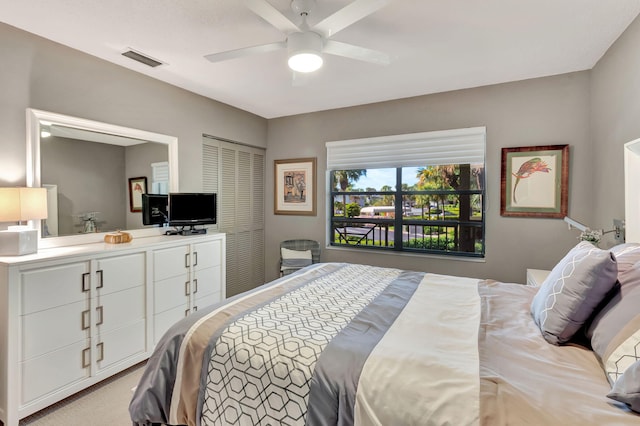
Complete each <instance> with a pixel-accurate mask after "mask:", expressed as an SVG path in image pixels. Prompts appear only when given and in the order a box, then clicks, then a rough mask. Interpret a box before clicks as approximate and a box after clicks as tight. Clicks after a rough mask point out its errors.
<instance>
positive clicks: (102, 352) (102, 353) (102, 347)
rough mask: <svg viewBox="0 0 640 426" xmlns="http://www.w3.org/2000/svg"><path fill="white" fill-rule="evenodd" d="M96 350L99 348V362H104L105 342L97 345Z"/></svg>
mask: <svg viewBox="0 0 640 426" xmlns="http://www.w3.org/2000/svg"><path fill="white" fill-rule="evenodd" d="M96 348H98V354H99V355H98V359H97V361H98V362H100V361H104V342H100V343H98V344H97V345H96Z"/></svg>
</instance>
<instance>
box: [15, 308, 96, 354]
mask: <svg viewBox="0 0 640 426" xmlns="http://www.w3.org/2000/svg"><path fill="white" fill-rule="evenodd" d="M83 312H85V314H84V315H83ZM20 318H21V337H22V356H21V357H20V359H21V360H22V361H25V360H28V359H30V358H33V357H36V356H39V355H43V354H46V353H48V352H51V351H53V350H56V349H59V348H62V347H64V346H68V345H71V344H74V343H76V342H78V341H82V340H85V339H87V338H88V337H89V326H90V321H91V317H90V312H89V301H88V300H86V301H81V302H74V303H71V304H68V305H63V306H57V307H55V308H52V309H46V310H44V311H38V312H34V313H32V314H29V315H23V316H21V317H20ZM83 325H84V327H85V329H84V330H83Z"/></svg>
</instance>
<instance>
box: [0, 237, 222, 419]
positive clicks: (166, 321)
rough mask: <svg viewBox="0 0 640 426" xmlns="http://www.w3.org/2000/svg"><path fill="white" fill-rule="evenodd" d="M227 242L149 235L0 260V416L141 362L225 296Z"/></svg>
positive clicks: (15, 414) (21, 413)
mask: <svg viewBox="0 0 640 426" xmlns="http://www.w3.org/2000/svg"><path fill="white" fill-rule="evenodd" d="M225 245H226V242H225V235H224V234H220V233H213V234H209V235H197V236H152V237H144V238H135V239H134V240H133V241H132V242H130V243H126V244H105V243H96V244H83V245H76V246H69V247H60V248H51V249H41V250H39V252H38V253H37V254H33V255H27V256H19V257H0V386H1V387H0V420H2V421H3V422H4V424H5V426H17V425H18V421H19V419H21V418H24V417H26V416H28V415H30V414H32V413H34V412H36V411H39V410H41V409H43V408H45V407H47V406H49V405H51V404H53V403H55V402H57V401H60V400H61V399H63V398H66V397H68V396H70V395H72V394H74V393H76V392H78V391H80V390H82V389H84V388H86V387H88V386H91V385H93V384H95V383H97V382H99V381H101V380H103V379H105V378H107V377H109V376H111V375H113V374H115V373H118V372H120V371H122V370H124V369H126V368H128V367H130V366H132V365H135V364H136V363H138V362H140V361H143V360H145V359H147V358H148V357H149V356H150V354H151V351H152V350H153V347H154V346H155V344H156V343H157V341H158V340H159V338H160V337H161V336H162V334H163V333H164V332H165V331H166V330H167V329H168V328H169V327H170V326H171V325H172V324H173V323H175V322H176V321H178V320H179V319H181V318H183V317H184V316H186V315H189V314H190V313H192V312H195V311H197V310H198V309H201V308H204V307H206V306H209V305H211V304H214V303H216V302H218V301H220V300H222V299H224V298H225V273H226V271H225Z"/></svg>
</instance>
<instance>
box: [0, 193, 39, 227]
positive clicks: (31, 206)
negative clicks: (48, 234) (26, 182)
mask: <svg viewBox="0 0 640 426" xmlns="http://www.w3.org/2000/svg"><path fill="white" fill-rule="evenodd" d="M46 217H47V190H46V189H45V188H0V222H17V221H23V220H32V219H44V218H46Z"/></svg>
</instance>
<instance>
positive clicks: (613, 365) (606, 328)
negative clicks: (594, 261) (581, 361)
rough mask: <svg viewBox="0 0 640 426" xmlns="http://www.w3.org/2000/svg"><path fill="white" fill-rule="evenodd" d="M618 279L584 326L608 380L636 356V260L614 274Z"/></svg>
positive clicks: (639, 317)
mask: <svg viewBox="0 0 640 426" xmlns="http://www.w3.org/2000/svg"><path fill="white" fill-rule="evenodd" d="M618 281H620V285H618V286H617V287H615V288H614V290H613V292H612V296H611V297H610V298H609V300H608V302H607V304H606V305H605V306H604V308H602V309H601V310H600V311H599V312H598V313H597V314H596V315H595V317H594V318H593V321H592V322H591V324H590V325H589V326H588V328H587V330H586V336H587V338H589V339H591V347H592V348H593V351H594V352H595V353H596V355H598V357H599V358H600V360H601V362H602V365H603V367H604V370H605V373H606V375H607V378H608V379H609V381H610V382H611V384H614V383H616V381H617V380H618V378H620V376H622V375H623V373H625V371H626V369H627V368H628V367H629V366H630V365H631V364H633V363H634V362H635V361H636V360H637V359H639V358H640V345H639V344H638V343H639V342H640V309H639V308H638V307H639V306H640V262H636V263H635V265H633V266H632V267H630V268H627V269H626V270H624V271H623V272H622V273H620V274H618Z"/></svg>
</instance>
